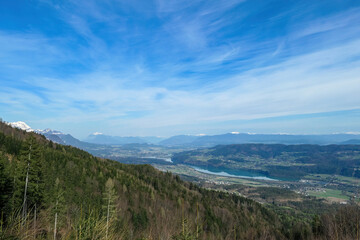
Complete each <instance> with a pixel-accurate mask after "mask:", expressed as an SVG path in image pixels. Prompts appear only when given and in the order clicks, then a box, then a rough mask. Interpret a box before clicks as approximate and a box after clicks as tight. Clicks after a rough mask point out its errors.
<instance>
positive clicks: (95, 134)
mask: <svg viewBox="0 0 360 240" xmlns="http://www.w3.org/2000/svg"><path fill="white" fill-rule="evenodd" d="M91 135H94V136H97V135H104V134H103V133H101V132H94V133H93V134H91Z"/></svg>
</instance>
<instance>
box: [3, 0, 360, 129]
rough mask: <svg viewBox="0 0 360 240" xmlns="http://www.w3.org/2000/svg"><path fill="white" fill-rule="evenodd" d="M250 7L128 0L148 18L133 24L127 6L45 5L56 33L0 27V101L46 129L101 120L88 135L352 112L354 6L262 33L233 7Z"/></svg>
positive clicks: (356, 51)
mask: <svg viewBox="0 0 360 240" xmlns="http://www.w3.org/2000/svg"><path fill="white" fill-rule="evenodd" d="M246 3H248V2H245V1H227V2H226V3H224V2H222V3H220V2H218V3H217V2H204V1H191V2H189V1H186V2H182V1H180V2H178V1H161V0H159V1H156V2H155V3H148V4H150V5H151V7H153V8H154V9H150V10H149V9H147V8H144V7H142V8H139V5H141V3H140V2H137V1H134V2H132V3H131V5H132V8H134V9H135V10H136V11H140V12H142V13H143V14H140V15H136V17H137V18H140V20H139V21H141V23H142V24H144V25H141V24H133V23H132V22H131V21H135V20H134V19H131V17H129V16H128V15H126V14H128V11H129V12H130V11H131V9H132V8H127V7H125V5H126V3H117V2H113V1H106V2H105V3H99V2H96V1H80V2H75V3H72V2H66V4H61V3H56V4H54V3H51V6H52V8H54V9H55V10H56V11H57V12H58V14H59V16H60V19H61V21H62V22H63V23H64V25H66V29H65V30H64V32H65V34H64V36H62V37H61V38H60V37H54V36H47V35H46V34H44V33H41V32H37V33H33V32H25V33H24V32H22V33H12V32H6V31H2V32H0V62H1V63H2V66H1V67H0V70H1V72H2V73H6V74H4V77H3V79H2V80H0V81H1V82H2V83H6V87H5V88H2V89H0V104H2V105H1V108H2V109H3V110H6V111H7V112H13V115H14V116H20V115H21V114H19V112H23V113H25V112H26V113H27V115H28V116H30V115H31V114H30V112H31V111H32V110H33V109H34V108H36V109H37V112H42V114H40V115H38V118H37V119H38V120H37V121H38V122H39V123H41V124H44V125H45V124H46V123H51V122H52V123H56V122H58V121H59V119H61V122H62V123H69V124H70V123H81V122H103V123H104V125H106V126H107V127H102V129H89V132H94V131H96V130H99V131H102V132H105V133H110V132H107V131H110V130H109V129H110V128H111V129H114V127H115V128H116V129H119V130H118V132H111V134H120V135H122V134H123V131H128V132H127V133H126V134H127V135H131V134H132V133H131V131H134V134H139V133H142V134H154V135H157V133H156V132H154V131H158V130H159V129H163V132H164V133H165V132H166V131H168V132H172V133H174V132H175V130H174V129H176V128H178V131H179V132H178V133H180V132H182V131H187V130H188V129H194V126H197V127H198V126H200V125H202V126H208V127H207V128H215V127H218V128H225V127H226V126H225V125H224V122H228V121H235V120H241V121H247V120H253V119H261V118H271V117H279V116H289V115H297V114H311V113H319V112H331V111H342V110H351V109H358V108H359V106H360V99H359V97H358V92H359V91H360V79H359V77H358V76H360V68H359V67H358V66H360V62H359V61H360V60H359V59H360V48H359V46H360V42H359V40H358V39H360V32H359V31H358V30H357V29H356V28H355V27H353V23H354V22H358V21H359V17H358V16H359V14H358V13H359V10H358V9H352V10H347V11H345V12H342V13H337V14H335V15H334V14H333V15H331V16H325V17H319V18H316V19H311V20H306V21H302V22H299V23H296V24H295V25H294V26H292V27H291V28H289V30H288V31H287V32H285V33H283V34H275V35H271V36H266V34H265V33H262V32H260V31H259V30H258V29H257V30H253V29H252V27H251V26H250V27H249V26H248V25H249V24H251V22H250V23H248V22H247V21H249V18H250V17H251V14H252V13H251V12H247V11H246V10H242V9H241V8H237V7H239V6H242V4H246ZM124 4H125V5H124ZM78 5H81V6H82V8H78ZM108 6H111V7H112V8H109V7H108ZM75 7H76V8H75ZM124 8H126V11H124V12H122V13H124V14H123V15H120V14H118V13H117V11H118V10H119V9H121V10H123V9H124ZM109 9H110V10H109ZM234 9H235V10H234ZM70 10H71V11H70ZM135 10H134V11H135ZM257 11H260V10H257ZM146 12H149V13H146ZM290 13H291V11H287V12H286V13H283V12H282V13H280V14H275V15H276V16H275V17H274V16H273V17H272V18H269V19H266V20H267V21H264V22H263V23H262V24H264V26H266V27H269V28H270V27H271V24H274V23H273V22H276V21H280V20H281V19H283V18H286V17H288V16H289V14H290ZM257 14H259V15H260V13H257ZM232 21H235V23H236V24H234V23H233V22H232ZM257 24H258V23H257ZM154 25H155V26H156V27H153V28H150V27H149V28H148V26H154ZM233 28H234V29H233ZM254 28H255V27H254ZM235 30H236V31H235ZM237 31H238V32H240V33H238V32H237ZM264 31H265V30H264ZM234 32H235V33H234ZM339 33H341V34H343V35H341V34H339ZM228 35H229V36H228ZM259 35H261V36H262V37H259ZM263 35H264V36H263ZM109 36H111V37H110V38H109ZM314 36H316V38H314V39H315V40H314V39H313V37H314ZM330 36H331V44H329V41H330V40H328V39H329V38H330ZM303 39H307V40H306V41H305V40H304V41H303ZM344 39H346V41H344ZM322 43H323V45H324V46H320V45H321V44H322ZM310 45H312V46H310ZM78 65H79V66H80V67H79V68H77V67H76V66H78ZM22 68H23V69H26V71H25V70H23V72H20V73H17V72H15V73H14V72H13V69H22ZM73 69H75V70H73ZM19 71H20V70H19ZM72 71H73V72H72ZM14 76H16V77H18V78H17V79H16V81H14V82H12V81H11V80H12V79H15V78H14ZM15 112H16V113H15ZM18 120H21V119H18ZM221 124H223V125H221ZM124 126H126V129H124ZM202 129H205V127H204V128H202ZM60 130H61V129H60ZM205 130H206V129H205ZM355 130H356V129H355ZM81 131H82V134H84V132H85V131H86V130H85V129H83V130H81ZM115 131H116V130H115ZM135 132H136V133H135ZM165 134H166V133H165Z"/></svg>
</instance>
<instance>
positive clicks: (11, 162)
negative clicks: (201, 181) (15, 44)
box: [0, 123, 360, 239]
mask: <svg viewBox="0 0 360 240" xmlns="http://www.w3.org/2000/svg"><path fill="white" fill-rule="evenodd" d="M0 193H1V195H0V211H1V222H0V239H354V238H355V237H356V236H358V234H359V228H358V225H359V215H360V214H359V208H358V207H357V206H356V205H352V206H346V207H342V208H337V209H339V210H337V211H335V210H334V211H331V208H329V212H328V213H327V214H323V215H322V216H319V215H316V214H314V215H313V218H308V217H307V218H306V219H305V218H299V217H298V216H302V215H301V214H298V215H294V213H293V211H291V209H282V210H281V209H277V207H276V206H272V207H271V208H269V207H266V206H262V205H261V204H259V203H257V202H255V201H253V200H250V199H246V198H244V197H241V196H238V195H235V194H230V193H226V192H219V191H211V190H206V189H203V188H199V187H197V186H196V185H194V184H192V183H188V182H183V181H182V180H181V179H180V178H179V177H178V176H173V175H172V174H171V173H168V172H167V173H165V172H160V171H158V170H155V169H154V168H153V167H151V166H149V165H126V164H121V163H119V162H115V161H110V160H106V159H101V158H96V157H94V156H92V155H90V154H88V153H87V152H84V151H82V150H79V149H77V148H74V147H70V146H63V145H58V144H54V143H52V142H50V141H48V140H46V139H45V138H44V137H42V136H40V135H37V134H34V133H26V132H23V131H21V130H18V129H13V128H11V127H9V126H7V125H5V124H3V123H0ZM272 209H274V210H272ZM308 212H309V213H310V216H311V212H312V211H311V206H310V208H309V210H308ZM344 216H346V217H344Z"/></svg>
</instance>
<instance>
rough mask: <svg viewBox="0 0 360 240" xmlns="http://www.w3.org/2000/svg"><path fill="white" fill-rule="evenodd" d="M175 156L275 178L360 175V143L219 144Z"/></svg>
mask: <svg viewBox="0 0 360 240" xmlns="http://www.w3.org/2000/svg"><path fill="white" fill-rule="evenodd" d="M172 160H173V162H174V163H181V164H189V165H194V166H202V167H217V168H224V169H226V168H228V169H232V170H234V169H246V170H251V171H255V172H261V173H263V174H266V175H267V176H271V177H275V178H276V177H279V178H282V177H284V178H294V179H300V178H301V177H303V176H305V175H307V174H337V175H341V176H348V177H358V178H359V177H360V171H359V170H358V169H359V168H360V146H359V145H326V146H321V145H310V144H299V145H283V144H232V145H218V146H216V147H212V148H207V149H198V150H192V151H185V152H180V153H176V154H175V155H174V156H173V157H172ZM289 173H291V174H289Z"/></svg>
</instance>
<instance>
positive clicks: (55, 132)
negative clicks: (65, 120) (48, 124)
mask: <svg viewBox="0 0 360 240" xmlns="http://www.w3.org/2000/svg"><path fill="white" fill-rule="evenodd" d="M35 132H37V133H40V134H53V135H62V134H63V133H62V132H60V131H56V130H52V129H50V128H47V129H44V130H40V129H38V130H35Z"/></svg>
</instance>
